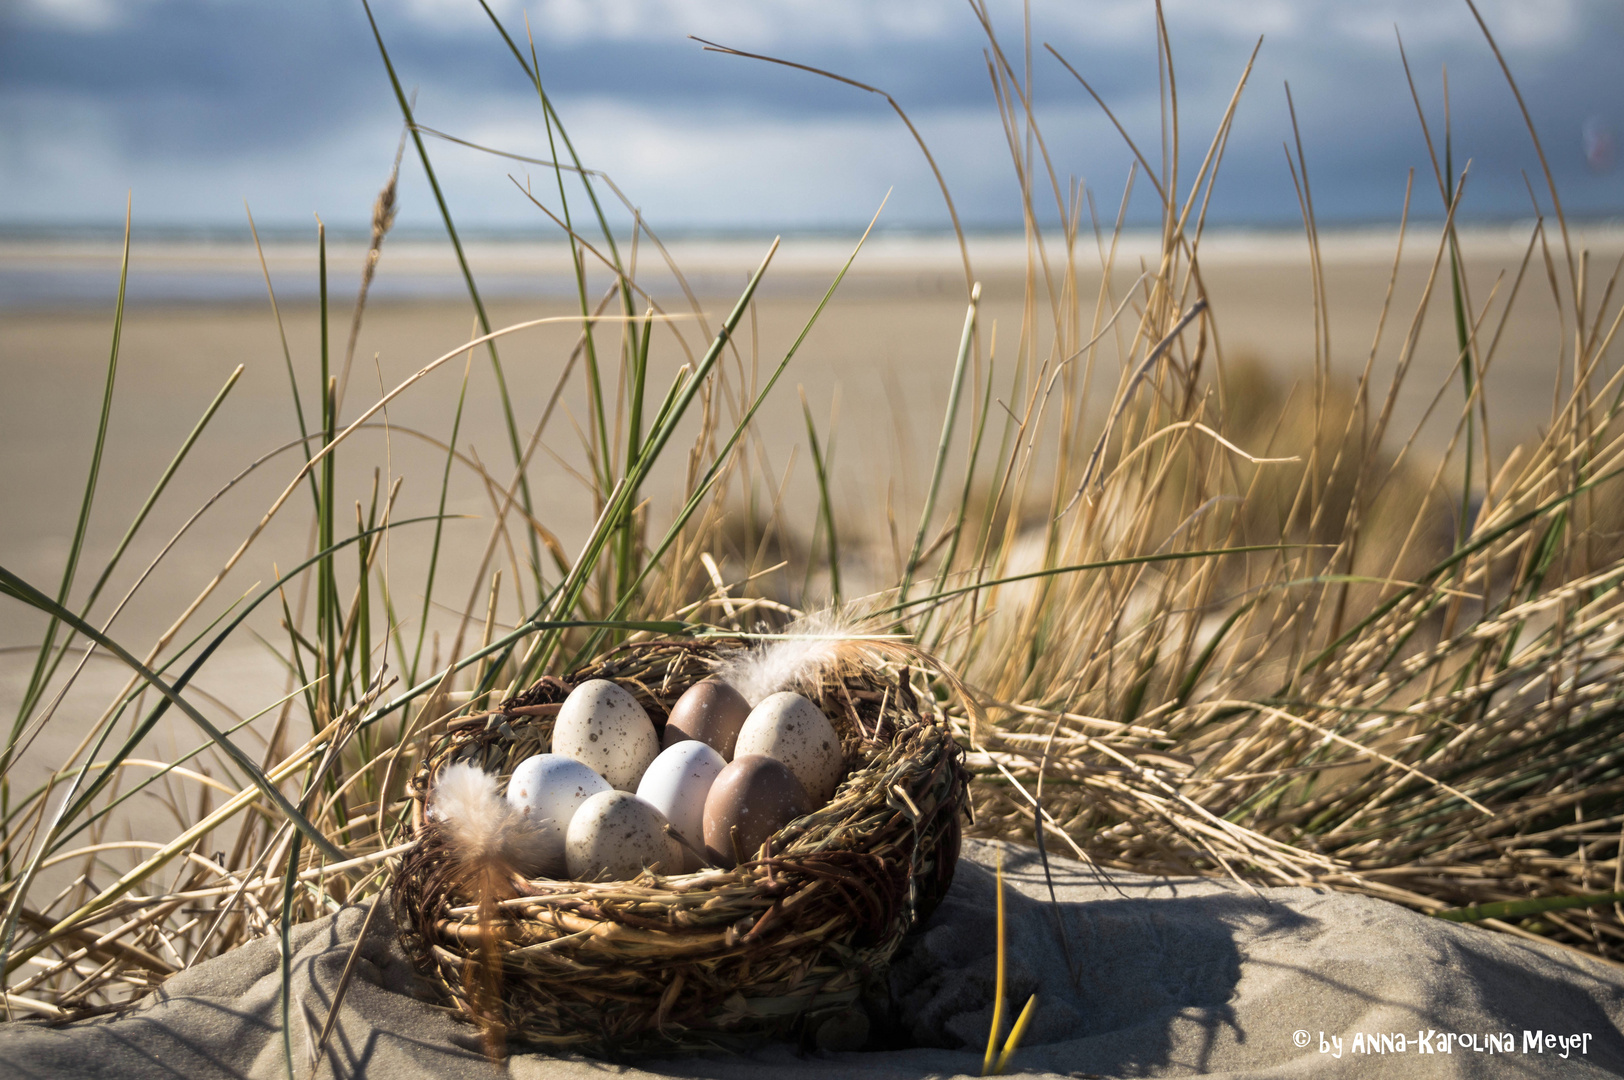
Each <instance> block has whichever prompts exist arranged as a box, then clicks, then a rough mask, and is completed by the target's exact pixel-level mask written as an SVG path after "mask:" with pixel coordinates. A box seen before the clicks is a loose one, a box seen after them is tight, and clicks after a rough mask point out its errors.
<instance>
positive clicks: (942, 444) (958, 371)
mask: <svg viewBox="0 0 1624 1080" xmlns="http://www.w3.org/2000/svg"><path fill="white" fill-rule="evenodd" d="M980 306H981V283H980V282H979V281H978V282H976V283H975V285H973V286H972V287H971V289H970V305H969V307H968V308H967V309H966V311H965V313H964V333H963V334H962V335H961V336H960V337H959V355H958V359H957V361H956V362H955V363H954V365H953V389H952V390H951V391H950V392H949V393H948V396H947V412H946V414H945V415H943V417H942V435H941V438H940V439H939V440H937V443H936V464H935V465H933V466H932V467H931V471H930V487H929V488H928V489H927V490H926V492H925V509H924V510H923V511H922V512H921V513H920V515H919V531H918V532H916V533H915V534H914V543H913V551H912V552H911V553H910V554H909V555H908V562H907V564H906V565H905V566H904V567H903V569H902V585H901V586H900V587H899V588H898V589H897V596H898V597H899V598H901V599H903V600H906V599H908V590H909V589H911V588H912V587H913V577H914V573H915V572H916V571H918V569H919V559H920V556H921V554H922V553H923V552H924V550H925V533H926V532H927V531H928V530H929V529H930V519H931V517H932V516H933V515H934V514H935V513H936V493H937V492H938V491H939V490H940V489H941V486H942V470H943V469H944V468H945V467H946V466H947V448H948V447H949V446H950V445H951V444H952V442H953V425H954V423H955V421H956V420H957V419H958V414H959V394H960V393H961V392H962V391H963V389H964V372H965V368H966V367H967V365H968V364H969V360H970V346H971V345H972V344H973V343H974V342H975V330H976V311H977V309H978V308H980Z"/></svg>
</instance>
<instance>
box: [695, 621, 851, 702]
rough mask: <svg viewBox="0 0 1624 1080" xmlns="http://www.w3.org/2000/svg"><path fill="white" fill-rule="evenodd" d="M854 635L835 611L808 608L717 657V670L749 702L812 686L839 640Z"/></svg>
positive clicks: (834, 656) (835, 656)
mask: <svg viewBox="0 0 1624 1080" xmlns="http://www.w3.org/2000/svg"><path fill="white" fill-rule="evenodd" d="M859 636H862V635H861V631H860V630H859V629H858V628H857V626H855V625H853V624H851V623H849V622H846V621H844V620H842V618H841V617H840V616H839V615H838V614H837V613H836V612H834V611H817V612H813V613H811V614H810V615H803V616H801V617H800V618H799V619H796V620H795V621H794V622H792V623H791V624H790V625H789V626H787V627H785V629H784V632H783V634H781V635H779V636H778V637H775V638H773V639H771V640H769V641H764V642H761V643H760V644H759V645H756V646H755V647H753V648H750V649H746V650H744V651H743V652H740V653H737V654H735V655H734V656H732V657H730V658H728V659H726V660H724V661H722V663H721V665H720V667H719V668H718V671H717V674H719V675H720V676H721V677H722V679H723V680H724V681H726V682H727V683H729V684H730V685H731V686H732V687H733V689H735V690H737V691H738V692H739V693H740V694H742V695H744V699H745V700H746V701H748V702H749V703H750V705H751V706H752V707H754V706H756V705H759V704H761V702H762V701H763V700H765V699H766V698H768V697H770V696H771V695H773V694H776V693H778V692H779V691H780V690H796V691H801V690H815V689H816V688H817V687H818V685H819V684H820V683H821V682H822V681H823V676H824V673H825V672H827V671H828V670H829V669H830V668H832V667H834V666H835V665H836V664H838V663H839V662H840V659H841V655H842V645H843V644H845V643H848V642H850V641H851V640H852V639H853V638H855V637H859Z"/></svg>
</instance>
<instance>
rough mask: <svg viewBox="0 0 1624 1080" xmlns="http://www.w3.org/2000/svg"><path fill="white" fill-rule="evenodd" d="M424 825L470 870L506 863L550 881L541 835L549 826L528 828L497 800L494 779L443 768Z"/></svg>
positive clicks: (554, 869) (470, 769)
mask: <svg viewBox="0 0 1624 1080" xmlns="http://www.w3.org/2000/svg"><path fill="white" fill-rule="evenodd" d="M429 819H430V820H431V821H436V822H439V823H440V824H442V825H443V826H444V827H445V829H446V831H447V832H448V833H449V834H450V837H451V840H452V842H453V843H454V844H455V845H456V846H457V849H458V854H459V855H460V856H461V857H462V858H463V859H465V860H467V861H468V862H469V863H470V864H474V863H492V864H494V863H506V864H508V865H509V866H512V867H513V868H514V869H515V870H518V871H519V872H520V873H522V874H525V875H526V876H532V877H533V876H545V877H554V876H557V875H558V874H559V873H561V872H562V870H563V867H562V866H554V865H551V860H550V859H549V858H547V857H546V856H545V855H544V854H543V852H544V851H545V850H546V849H547V845H546V844H545V843H544V841H543V836H542V833H543V831H544V830H545V829H547V828H549V827H555V826H554V823H553V822H552V821H550V820H549V821H546V822H540V823H537V824H531V823H530V822H529V821H528V820H527V819H526V818H525V817H524V815H523V814H522V813H520V812H519V811H517V810H515V809H514V808H513V807H512V805H511V804H509V803H508V801H507V799H505V798H503V797H502V793H501V791H500V786H499V784H498V782H497V778H496V777H495V776H493V775H492V774H490V773H488V772H486V771H485V770H484V769H481V768H480V767H479V766H477V765H472V764H469V763H468V762H465V761H459V762H455V763H454V764H451V765H447V766H446V767H445V768H444V769H442V770H441V771H440V775H439V777H438V778H437V779H436V780H435V782H434V791H433V793H432V795H431V797H430V799H429Z"/></svg>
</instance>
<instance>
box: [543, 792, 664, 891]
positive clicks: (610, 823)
mask: <svg viewBox="0 0 1624 1080" xmlns="http://www.w3.org/2000/svg"><path fill="white" fill-rule="evenodd" d="M665 826H666V820H665V815H664V814H662V813H660V812H659V811H658V810H656V809H654V807H652V806H650V805H649V804H648V803H646V802H644V801H643V800H642V799H639V798H638V797H637V796H636V795H633V794H631V793H630V792H626V791H600V792H599V793H598V794H596V795H594V796H592V797H591V798H590V799H588V800H587V801H586V802H584V803H582V804H581V808H580V809H579V810H577V811H576V812H575V817H574V818H572V819H571V820H570V827H569V832H568V834H567V835H566V838H565V844H564V861H565V865H566V866H567V867H568V869H569V875H570V877H572V878H574V879H576V880H577V881H593V880H607V881H625V880H627V879H629V878H634V877H636V876H637V875H638V874H639V873H641V872H642V871H643V869H644V867H655V868H656V869H657V871H658V872H660V873H667V874H669V873H675V872H676V871H677V870H678V868H680V867H681V866H682V849H681V847H680V845H678V843H677V841H676V840H675V839H674V838H672V836H671V835H670V834H669V833H667V832H666V828H665Z"/></svg>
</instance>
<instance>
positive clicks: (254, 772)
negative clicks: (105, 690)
mask: <svg viewBox="0 0 1624 1080" xmlns="http://www.w3.org/2000/svg"><path fill="white" fill-rule="evenodd" d="M0 592H4V593H6V594H7V595H9V596H11V597H12V598H14V599H16V600H20V601H22V602H23V603H25V604H28V605H29V606H31V607H34V608H38V609H39V610H40V611H43V612H46V613H47V614H50V615H54V616H55V617H56V618H57V619H60V620H61V621H62V622H64V623H67V624H68V625H69V626H72V627H74V628H75V629H76V630H78V631H79V633H81V634H83V635H84V636H85V637H88V638H90V639H91V640H92V641H94V642H95V643H96V644H98V645H100V646H101V647H102V648H104V649H106V650H107V651H108V652H110V653H112V654H113V655H114V656H116V657H118V658H119V659H120V660H122V661H124V663H125V664H126V665H128V666H129V668H130V669H131V670H132V671H134V672H135V673H136V674H137V675H139V676H141V678H142V679H143V680H144V681H145V682H146V683H147V685H149V686H151V687H152V688H153V689H154V690H156V691H158V693H160V694H162V695H163V696H164V699H165V700H166V701H168V702H169V703H170V704H172V705H174V706H175V707H176V708H177V709H179V710H180V711H181V712H183V713H185V714H186V716H187V718H188V719H190V720H191V721H192V723H194V724H196V725H197V726H198V727H199V728H200V729H202V731H203V733H204V734H205V735H207V736H208V737H209V738H210V740H212V741H213V742H214V743H215V745H217V746H219V747H220V749H222V750H224V751H225V752H226V754H227V755H228V756H230V757H231V759H232V760H233V761H235V762H236V763H237V765H238V767H239V768H241V769H243V771H244V772H246V773H247V774H248V777H249V778H250V779H251V780H252V781H253V783H254V785H255V786H256V787H258V788H259V789H260V790H261V791H262V792H264V793H265V797H266V798H268V799H270V801H271V802H272V803H273V804H274V805H275V806H276V808H277V809H278V810H279V811H281V813H282V814H283V816H284V817H286V818H287V819H288V820H289V821H290V822H292V823H293V825H294V827H295V828H297V829H299V831H300V832H303V833H304V834H305V835H306V836H308V837H309V838H310V842H311V843H312V844H314V845H315V846H316V847H317V848H319V849H320V850H321V852H322V854H324V855H326V856H327V857H328V858H330V859H332V860H333V861H334V862H341V861H343V859H344V855H343V853H342V852H341V851H339V849H338V848H336V847H334V846H333V844H332V843H331V842H330V841H329V840H328V839H327V838H326V837H325V836H323V835H322V833H321V830H319V829H317V828H316V827H315V826H314V825H312V824H311V823H310V822H309V821H308V820H306V818H305V816H304V815H303V814H301V813H299V811H298V810H296V809H294V807H293V804H292V803H290V802H288V800H287V797H286V796H284V795H283V794H282V792H281V791H279V790H277V788H276V785H274V784H272V783H271V782H270V781H269V780H268V779H266V777H265V774H264V773H263V772H261V771H260V768H259V765H258V764H256V763H255V762H254V760H253V759H252V758H250V757H249V756H248V755H247V754H245V753H244V752H243V751H242V749H241V748H240V747H238V746H237V744H236V743H234V742H232V741H231V740H230V739H228V738H226V735H225V733H224V732H223V731H221V730H220V729H219V728H217V727H215V726H214V724H213V723H211V722H210V721H209V719H208V718H207V717H205V716H204V715H203V714H202V713H200V712H198V711H197V709H196V707H195V706H193V705H192V703H191V702H189V701H187V700H186V699H185V698H183V697H181V696H180V693H179V692H178V691H177V690H176V689H175V688H174V687H173V686H171V685H170V684H168V683H166V682H164V681H163V680H162V679H160V678H159V677H158V675H157V673H156V672H154V671H152V670H151V669H150V668H148V667H147V666H146V665H145V664H143V663H141V661H140V660H138V659H136V658H135V656H134V655H133V654H131V653H130V652H129V651H128V650H126V649H125V648H124V647H123V646H122V645H120V644H119V643H118V642H116V641H114V640H113V639H112V638H109V637H108V636H107V635H106V634H103V633H102V632H101V631H100V630H97V629H96V628H95V627H94V626H91V625H90V624H89V623H87V622H85V621H84V620H83V619H81V618H79V616H77V615H75V614H74V613H73V612H71V611H69V610H68V609H67V608H65V607H63V606H62V605H61V604H58V603H56V602H55V601H53V600H52V599H51V598H50V597H48V596H46V595H45V594H44V593H42V592H40V591H39V590H38V589H36V588H34V587H33V586H32V585H30V584H29V583H28V582H26V581H24V580H23V579H22V578H20V577H18V576H17V575H16V574H13V573H12V572H11V571H10V570H7V569H6V568H5V567H3V566H0Z"/></svg>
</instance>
